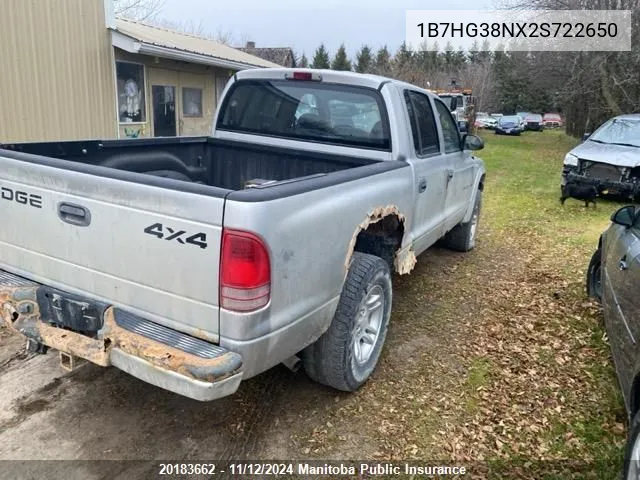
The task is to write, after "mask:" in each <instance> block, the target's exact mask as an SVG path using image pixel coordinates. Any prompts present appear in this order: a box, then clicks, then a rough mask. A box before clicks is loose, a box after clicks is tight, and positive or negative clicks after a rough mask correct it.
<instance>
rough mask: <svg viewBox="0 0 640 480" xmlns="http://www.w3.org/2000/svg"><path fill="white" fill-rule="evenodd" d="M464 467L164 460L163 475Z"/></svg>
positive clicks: (450, 470)
mask: <svg viewBox="0 0 640 480" xmlns="http://www.w3.org/2000/svg"><path fill="white" fill-rule="evenodd" d="M466 473H467V469H466V468H465V467H464V466H451V465H415V464H408V463H404V464H394V463H361V464H358V465H354V464H345V463H319V462H317V463H306V462H294V463H289V462H283V463H259V462H258V463H233V462H232V463H226V464H215V463H161V464H160V465H159V471H158V474H159V475H166V476H174V475H204V476H215V475H222V474H231V475H249V476H251V475H260V476H262V475H270V476H271V475H274V476H278V475H329V476H330V475H358V474H359V475H452V476H453V475H465V474H466Z"/></svg>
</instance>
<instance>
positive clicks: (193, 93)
mask: <svg viewBox="0 0 640 480" xmlns="http://www.w3.org/2000/svg"><path fill="white" fill-rule="evenodd" d="M182 115H183V116H184V117H201V116H202V89H201V88H184V87H183V88H182Z"/></svg>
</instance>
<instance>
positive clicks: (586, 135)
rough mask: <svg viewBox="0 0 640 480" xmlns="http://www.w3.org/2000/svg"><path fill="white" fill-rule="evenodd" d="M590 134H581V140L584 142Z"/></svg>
mask: <svg viewBox="0 0 640 480" xmlns="http://www.w3.org/2000/svg"><path fill="white" fill-rule="evenodd" d="M590 136H591V134H590V133H585V134H584V135H582V141H583V142H586V141H587V140H588V139H589V137H590Z"/></svg>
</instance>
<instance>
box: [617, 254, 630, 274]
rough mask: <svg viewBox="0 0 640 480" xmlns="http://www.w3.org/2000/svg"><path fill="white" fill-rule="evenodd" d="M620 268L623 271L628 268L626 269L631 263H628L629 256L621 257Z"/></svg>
mask: <svg viewBox="0 0 640 480" xmlns="http://www.w3.org/2000/svg"><path fill="white" fill-rule="evenodd" d="M618 268H619V269H620V270H621V271H623V270H626V269H628V268H629V265H627V256H626V255H625V256H624V257H622V258H621V259H620V263H618Z"/></svg>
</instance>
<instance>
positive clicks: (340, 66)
mask: <svg viewBox="0 0 640 480" xmlns="http://www.w3.org/2000/svg"><path fill="white" fill-rule="evenodd" d="M331 69H332V70H347V71H350V70H351V62H350V61H349V58H348V57H347V50H346V49H345V48H344V43H343V44H342V45H340V48H339V49H338V51H337V52H336V56H335V57H333V62H331Z"/></svg>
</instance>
